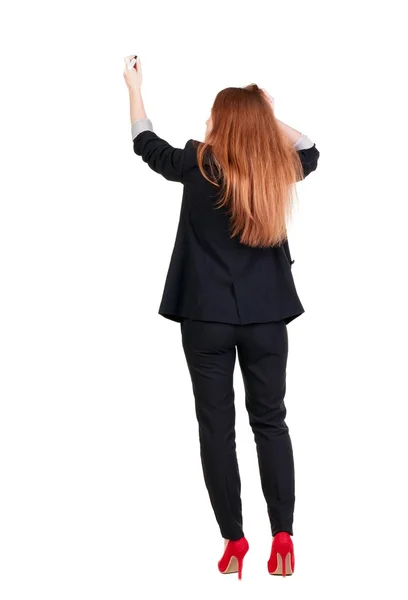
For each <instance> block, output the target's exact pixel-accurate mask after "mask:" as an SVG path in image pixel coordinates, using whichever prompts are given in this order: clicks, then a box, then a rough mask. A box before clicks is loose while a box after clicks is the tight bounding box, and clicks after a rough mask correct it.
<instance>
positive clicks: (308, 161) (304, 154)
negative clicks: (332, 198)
mask: <svg viewBox="0 0 408 600" xmlns="http://www.w3.org/2000/svg"><path fill="white" fill-rule="evenodd" d="M276 120H277V122H278V124H279V126H280V127H281V129H282V130H283V131H284V133H285V135H287V136H288V138H289V140H290V141H291V142H292V144H293V147H294V148H295V149H296V151H297V153H298V155H299V158H300V161H301V163H302V167H303V178H305V177H307V176H308V175H309V173H311V172H312V171H315V170H316V168H317V163H318V160H319V156H320V152H319V150H318V149H317V148H316V144H315V143H314V142H312V140H311V139H310V138H308V137H307V135H305V134H304V133H301V132H300V131H297V130H296V129H293V127H289V125H286V123H283V122H282V121H279V119H276Z"/></svg>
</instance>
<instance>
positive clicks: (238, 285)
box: [133, 130, 319, 325]
mask: <svg viewBox="0 0 408 600" xmlns="http://www.w3.org/2000/svg"><path fill="white" fill-rule="evenodd" d="M197 143H198V142H197V141H196V140H193V139H190V140H188V141H187V143H186V144H185V146H184V148H174V147H173V146H171V145H170V144H169V143H168V142H167V141H166V140H164V139H162V138H160V137H159V136H158V135H157V134H156V133H154V132H153V131H150V130H148V131H143V132H142V133H140V134H139V135H137V136H136V138H135V139H134V140H133V147H134V151H135V153H136V154H138V155H140V156H141V157H142V159H143V160H144V161H145V162H146V163H147V164H148V165H149V167H150V168H151V169H153V170H154V171H155V172H156V173H159V174H160V175H162V176H163V177H165V178H166V179H168V180H169V181H177V182H180V183H182V184H183V186H184V187H183V196H182V202H181V210H180V218H179V225H178V230H177V234H176V239H175V243H174V248H173V252H172V256H171V260H170V265H169V269H168V273H167V277H166V281H165V285H164V290H163V296H162V299H161V303H160V307H159V311H158V312H159V314H160V315H162V316H163V317H166V318H168V319H171V320H173V321H177V322H181V321H182V318H183V317H188V318H192V319H198V320H204V321H218V322H223V323H230V324H242V325H244V324H250V323H263V322H269V321H279V320H282V319H284V320H285V323H289V322H290V321H292V320H293V319H295V318H296V317H298V316H299V315H301V314H302V313H303V312H304V308H303V306H302V304H301V301H300V299H299V297H298V294H297V290H296V287H295V283H294V280H293V276H292V271H291V268H292V263H293V262H294V261H292V258H291V255H290V250H289V243H288V240H286V241H285V243H284V244H282V245H281V246H275V247H273V248H250V247H249V246H245V245H244V244H241V243H240V241H239V239H238V238H237V237H234V238H230V236H229V217H228V214H227V209H226V208H225V207H224V208H216V207H215V200H216V199H217V197H218V195H217V194H218V188H217V187H216V186H215V185H213V184H211V183H210V182H208V181H207V180H206V179H205V177H203V175H202V174H201V172H200V170H199V168H198V163H197ZM298 154H299V156H300V159H301V161H302V165H303V172H304V176H305V177H306V176H307V175H308V174H309V173H311V172H312V171H314V170H315V169H316V167H317V162H318V158H319V151H318V150H317V148H316V145H314V146H313V147H312V148H309V149H307V150H298Z"/></svg>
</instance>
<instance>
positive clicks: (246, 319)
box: [124, 57, 319, 579]
mask: <svg viewBox="0 0 408 600" xmlns="http://www.w3.org/2000/svg"><path fill="white" fill-rule="evenodd" d="M132 58H133V57H127V58H125V63H126V67H125V71H124V77H125V81H126V84H127V86H128V89H129V95H130V119H131V130H132V140H133V148H134V151H135V153H136V154H137V155H139V156H141V157H142V159H143V160H144V161H145V162H146V163H147V164H148V165H149V167H150V168H151V169H153V170H154V171H156V172H157V173H159V174H160V175H162V176H163V177H165V178H166V179H168V180H170V181H178V182H180V183H182V184H183V186H184V188H183V198H182V205H181V212H180V221H179V225H178V230H177V235H176V240H175V244H174V249H173V253H172V257H171V261H170V266H169V270H168V274H167V278H166V282H165V286H164V292H163V297H162V301H161V304H160V308H159V314H161V315H162V316H163V317H165V318H168V319H171V320H173V321H175V322H178V323H180V328H181V337H182V345H183V349H184V353H185V357H186V361H187V365H188V368H189V373H190V376H191V382H192V387H193V393H194V398H195V410H196V415H197V421H198V426H199V438H200V455H201V462H202V467H203V474H204V479H205V484H206V487H207V489H208V493H209V497H210V501H211V505H212V508H213V510H214V514H215V517H216V519H217V522H218V525H219V528H220V532H221V535H222V537H223V538H224V553H223V556H222V558H221V559H220V560H219V562H218V568H219V570H220V571H221V572H222V573H232V572H238V577H239V579H241V574H242V564H243V559H244V556H245V554H246V552H247V551H248V548H249V545H248V542H247V540H246V538H245V536H244V531H243V528H242V507H241V497H240V489H241V483H240V476H239V470H238V464H237V456H236V450H235V448H236V447H235V408H234V389H233V371H234V365H235V359H236V354H238V360H239V364H240V368H241V371H242V376H243V381H244V386H245V394H246V400H245V402H246V408H247V410H248V414H249V421H250V425H251V427H252V430H253V433H254V438H255V442H256V448H257V455H258V462H259V470H260V477H261V484H262V490H263V494H264V496H265V500H266V504H267V509H268V516H269V520H270V525H271V530H272V537H273V539H272V547H271V554H270V557H269V560H268V562H267V567H268V571H269V573H271V574H273V575H283V576H285V575H290V574H292V573H293V571H294V550H293V541H292V536H293V528H292V525H293V512H294V504H295V485H294V462H293V452H292V445H291V440H290V436H289V430H288V427H287V425H286V423H285V417H286V407H285V404H284V396H285V385H286V379H285V377H286V362H287V354H288V337H287V324H288V323H289V322H290V321H292V320H293V319H295V318H296V317H298V316H299V315H301V314H302V313H303V312H304V309H303V306H302V304H301V302H300V300H299V298H298V295H297V292H296V288H295V284H294V281H293V277H292V271H291V269H292V264H293V262H294V261H293V260H292V259H291V255H290V251H289V245H288V240H287V230H286V219H287V217H288V216H289V215H290V209H291V206H292V200H293V196H294V194H295V191H296V182H297V181H300V180H301V179H304V178H305V177H306V176H307V175H308V174H309V173H311V172H312V171H314V170H315V169H316V167H317V162H318V158H319V151H318V150H317V148H316V145H315V144H314V143H312V142H311V140H310V139H309V138H308V137H307V136H306V135H304V134H302V133H301V132H299V131H296V130H295V129H292V128H291V127H289V126H287V125H285V124H284V123H282V122H281V121H279V120H278V119H276V117H275V115H274V110H273V99H272V98H271V97H270V96H269V95H268V94H267V93H266V92H265V91H264V90H261V89H260V88H259V87H258V86H257V85H255V84H253V85H249V86H247V87H244V88H226V89H224V90H222V91H221V92H219V93H218V94H217V96H216V98H215V101H214V104H213V107H212V110H211V116H210V118H209V119H208V121H207V130H206V134H205V141H204V142H198V141H196V140H192V139H190V140H188V141H187V143H186V144H185V147H184V148H174V147H172V146H171V145H170V144H169V143H168V142H167V141H166V140H164V139H162V138H160V137H159V136H158V135H157V134H156V133H155V132H154V131H153V126H152V122H151V121H150V119H148V118H147V115H146V112H145V110H144V105H143V100H142V95H141V84H142V68H141V62H140V59H139V58H138V59H137V61H136V64H135V66H134V67H131V68H128V64H129V63H128V61H129V60H130V59H132Z"/></svg>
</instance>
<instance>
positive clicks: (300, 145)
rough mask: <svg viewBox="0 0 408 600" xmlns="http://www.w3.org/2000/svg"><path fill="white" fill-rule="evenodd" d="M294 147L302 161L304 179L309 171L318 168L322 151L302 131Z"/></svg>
mask: <svg viewBox="0 0 408 600" xmlns="http://www.w3.org/2000/svg"><path fill="white" fill-rule="evenodd" d="M294 148H295V150H296V152H297V153H298V156H299V158H300V162H301V163H302V167H303V179H304V178H305V177H307V176H308V175H309V173H311V172H312V171H315V170H316V169H317V163H318V160H319V156H320V152H319V150H318V149H317V148H316V144H314V143H313V142H312V141H311V140H310V138H308V137H307V136H306V135H305V134H304V133H302V134H301V136H300V137H299V138H298V140H297V141H296V142H295V144H294Z"/></svg>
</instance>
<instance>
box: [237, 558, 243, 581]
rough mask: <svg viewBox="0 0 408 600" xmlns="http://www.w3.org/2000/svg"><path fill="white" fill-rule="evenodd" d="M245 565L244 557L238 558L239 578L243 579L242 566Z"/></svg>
mask: <svg viewBox="0 0 408 600" xmlns="http://www.w3.org/2000/svg"><path fill="white" fill-rule="evenodd" d="M243 566H244V559H243V558H239V559H238V579H242V568H243Z"/></svg>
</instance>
